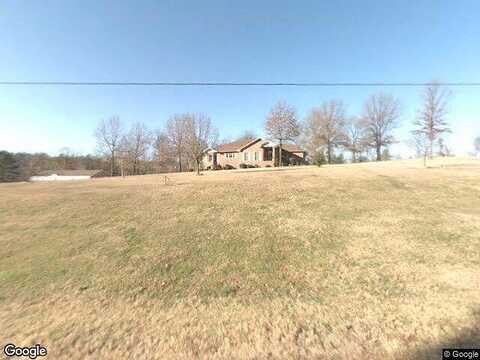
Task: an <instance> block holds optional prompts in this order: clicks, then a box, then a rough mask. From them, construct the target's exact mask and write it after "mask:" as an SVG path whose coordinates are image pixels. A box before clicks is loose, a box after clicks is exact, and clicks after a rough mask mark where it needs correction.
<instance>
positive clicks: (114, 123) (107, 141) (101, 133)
mask: <svg viewBox="0 0 480 360" xmlns="http://www.w3.org/2000/svg"><path fill="white" fill-rule="evenodd" d="M95 137H96V138H97V146H98V150H99V151H100V152H101V153H102V154H103V155H105V156H109V157H110V176H114V175H115V156H116V155H117V152H118V150H119V148H120V142H121V139H122V123H121V122H120V119H119V118H118V117H111V118H110V119H108V120H101V121H100V123H99V125H98V127H97V129H96V131H95Z"/></svg>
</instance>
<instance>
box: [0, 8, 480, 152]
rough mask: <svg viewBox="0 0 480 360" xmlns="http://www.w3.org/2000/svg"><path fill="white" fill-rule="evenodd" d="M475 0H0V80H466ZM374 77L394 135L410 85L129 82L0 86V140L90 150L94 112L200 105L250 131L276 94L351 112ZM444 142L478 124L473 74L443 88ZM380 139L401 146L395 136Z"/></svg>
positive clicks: (157, 117) (462, 141)
mask: <svg viewBox="0 0 480 360" xmlns="http://www.w3.org/2000/svg"><path fill="white" fill-rule="evenodd" d="M479 14H480V2H479V1H476V0H471V1H469V0H459V1H440V0H428V1H427V0H417V1H414V2H413V1H405V0H401V1H380V0H378V1H371V0H370V1H278V0H277V1H258V0H257V1H227V0H224V1H209V0H205V1H193V0H192V1H182V0H176V1H122V2H120V1H98V0H96V1H90V0H83V1H67V0H62V1H60V0H58V1H48V0H44V1H33V0H32V1H21V0H16V1H13V0H4V1H2V2H1V5H0V80H1V81H16V80H18V81H199V82H201V81H220V82H221V81H239V82H241V81H252V82H254V81H258V82H280V81H282V82H283V81H284V82H295V81H300V82H302V81H318V82H371V81H389V82H404V81H414V82H425V81H430V80H432V79H438V80H442V81H455V82H457V81H469V82H472V81H477V82H480V72H479V70H478V69H479V68H478V64H479V59H480V15H479ZM382 90H385V91H387V92H389V93H392V94H393V95H395V96H397V97H398V98H399V99H400V101H401V103H402V106H403V117H402V121H403V125H402V126H401V127H400V128H399V129H398V131H397V134H396V135H397V137H398V139H399V140H400V141H403V140H405V139H406V138H408V131H409V130H410V128H411V123H412V121H413V118H414V115H415V111H416V109H417V108H418V106H419V101H420V91H421V89H419V88H387V89H381V88H265V87H259V88H250V87H248V88H245V87H243V88H218V87H217V88H171V87H166V88H153V87H148V88H141V87H127V88H125V87H88V88H87V87H46V86H45V87H6V86H0V148H1V149H6V150H10V151H32V152H33V151H45V152H49V153H52V154H55V153H56V152H57V151H58V150H59V149H60V148H62V147H64V146H68V147H70V148H71V149H73V150H74V151H76V152H79V153H89V152H90V153H91V152H93V151H94V148H95V146H94V144H95V141H94V138H93V135H92V134H93V131H94V129H95V127H96V124H97V123H98V121H99V120H100V119H102V118H107V117H109V116H112V115H118V116H119V117H120V118H121V119H122V120H123V121H124V122H125V123H126V124H127V125H128V124H129V123H131V122H133V121H143V122H145V123H146V124H147V126H149V127H150V128H152V129H156V128H161V127H162V126H163V124H164V123H165V121H166V120H167V119H168V117H169V116H171V115H173V114H176V113H182V112H203V113H207V114H209V115H210V116H211V117H212V120H213V122H214V123H215V125H216V126H217V127H218V128H219V130H220V135H221V137H222V138H223V137H234V136H235V135H238V134H239V133H241V132H242V131H243V130H247V129H248V130H256V131H257V132H258V133H259V134H262V129H263V122H264V118H265V115H266V114H267V113H268V111H269V109H270V107H271V106H272V105H273V104H274V103H275V102H276V101H277V100H279V99H284V100H286V101H287V102H289V103H291V104H292V105H294V106H295V107H296V108H297V109H298V112H299V115H300V117H301V118H304V117H305V116H306V115H307V113H308V111H309V110H310V109H311V108H312V107H314V106H318V105H320V104H321V103H322V102H323V101H326V100H330V99H341V100H343V101H344V102H345V103H346V105H347V106H348V111H349V114H351V115H356V114H359V113H360V111H361V108H362V103H363V102H364V101H365V99H366V98H367V97H368V95H369V94H371V93H373V92H376V91H382ZM452 91H453V98H452V101H451V104H450V107H451V113H450V122H451V125H452V129H453V131H454V132H453V134H451V135H450V136H449V138H448V141H447V143H448V144H450V146H451V147H452V148H453V149H454V151H455V152H456V153H458V154H464V153H466V152H468V151H471V150H472V147H473V146H472V143H473V138H474V136H475V135H480V101H479V99H480V88H453V89H452ZM393 150H394V152H396V153H400V154H402V155H404V156H406V154H407V153H408V150H407V149H406V147H405V146H403V145H402V143H400V144H399V145H397V146H395V147H394V149H393Z"/></svg>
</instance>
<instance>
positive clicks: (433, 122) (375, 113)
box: [277, 83, 451, 163]
mask: <svg viewBox="0 0 480 360" xmlns="http://www.w3.org/2000/svg"><path fill="white" fill-rule="evenodd" d="M449 99H450V92H449V91H448V90H447V89H445V88H442V87H441V86H440V85H438V84H435V83H432V84H431V85H429V86H427V87H426V88H425V89H424V92H423V95H422V100H423V101H422V105H421V108H420V109H418V111H417V115H416V118H415V120H414V121H413V124H412V125H413V129H412V130H411V138H410V139H409V141H408V144H409V145H410V146H411V147H412V148H414V149H415V151H416V154H417V156H422V157H424V158H425V159H426V157H427V156H428V157H433V156H434V149H435V148H436V147H438V148H439V154H442V155H448V154H449V149H448V148H447V147H446V145H445V143H444V139H443V135H444V134H446V133H449V132H451V129H450V127H449V124H448V121H447V115H448V101H449ZM277 107H278V108H282V107H285V104H278V105H277ZM291 112H292V114H294V112H293V111H292V110H291ZM292 116H295V115H292ZM401 119H402V107H401V105H400V101H399V100H398V99H396V98H395V97H394V96H392V95H390V94H386V93H377V94H373V95H371V96H370V97H369V98H368V99H367V100H366V101H365V103H364V105H363V109H362V113H361V114H360V115H358V116H348V115H347V111H346V106H345V105H344V103H343V102H342V101H340V100H331V101H327V102H324V103H323V104H322V105H321V106H319V107H315V108H313V109H312V110H311V111H310V112H309V114H308V115H307V117H306V119H305V120H304V121H303V122H302V123H299V124H298V125H297V127H298V131H297V133H298V134H300V135H299V140H298V141H299V142H301V143H302V144H303V145H304V146H305V148H307V149H308V150H309V152H310V154H311V155H312V157H313V159H314V161H316V162H326V163H334V162H338V159H337V157H336V154H335V151H336V149H340V150H341V152H342V153H343V152H344V151H346V152H349V153H350V154H351V161H352V162H357V161H367V160H370V158H371V156H370V153H373V160H376V161H381V160H388V159H389V157H390V154H389V150H388V149H389V146H390V145H392V144H394V143H396V142H398V140H397V139H396V138H395V137H394V131H395V129H396V128H398V127H399V125H400V123H401Z"/></svg>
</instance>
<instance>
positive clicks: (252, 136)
mask: <svg viewBox="0 0 480 360" xmlns="http://www.w3.org/2000/svg"><path fill="white" fill-rule="evenodd" d="M257 137H258V135H257V134H256V133H255V131H252V130H245V131H244V132H243V133H242V134H241V135H240V136H239V137H237V138H236V140H248V139H256V138H257Z"/></svg>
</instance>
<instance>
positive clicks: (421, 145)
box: [407, 132, 429, 166]
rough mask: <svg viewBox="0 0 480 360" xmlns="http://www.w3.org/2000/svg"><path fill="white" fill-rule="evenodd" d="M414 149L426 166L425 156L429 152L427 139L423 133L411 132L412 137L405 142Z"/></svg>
mask: <svg viewBox="0 0 480 360" xmlns="http://www.w3.org/2000/svg"><path fill="white" fill-rule="evenodd" d="M407 143H408V145H410V147H412V148H413V149H414V150H415V155H416V156H417V157H418V158H423V166H427V156H428V152H429V140H428V137H427V136H426V135H425V134H424V133H415V132H412V137H411V138H410V140H409V141H408V142H407Z"/></svg>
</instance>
